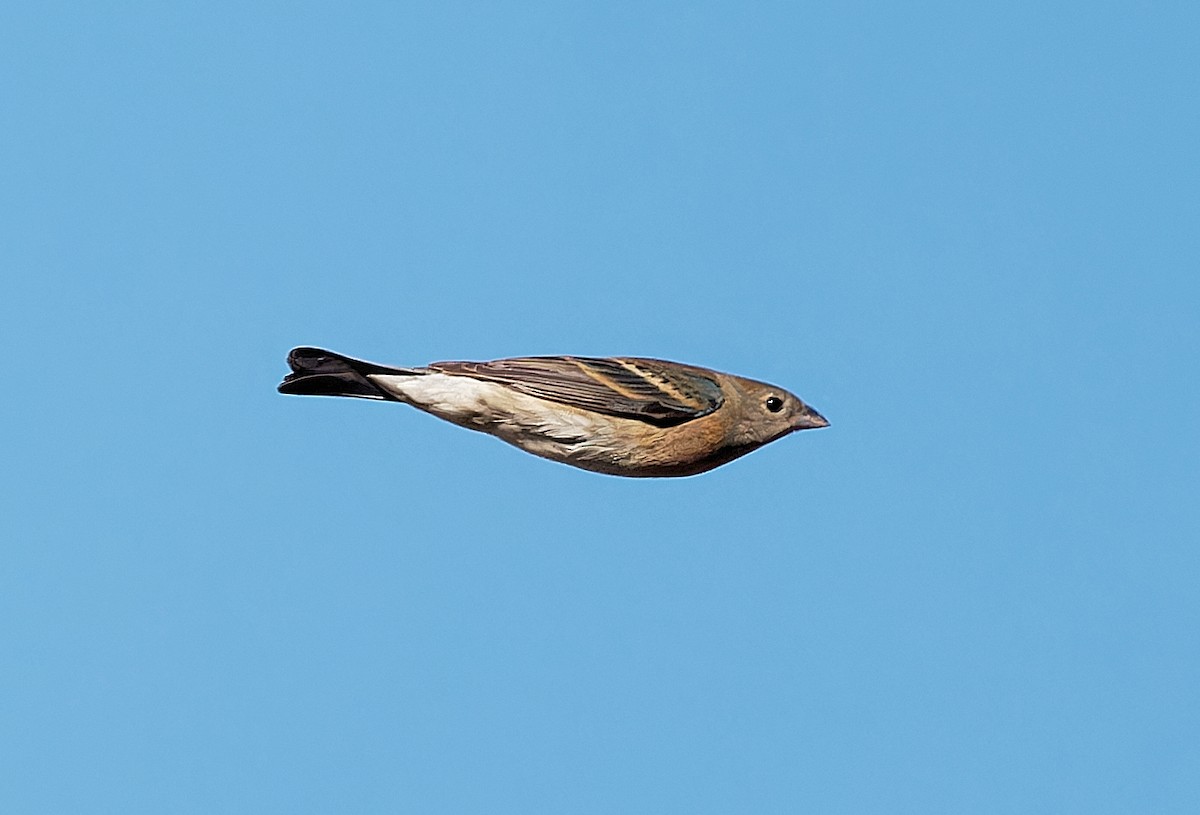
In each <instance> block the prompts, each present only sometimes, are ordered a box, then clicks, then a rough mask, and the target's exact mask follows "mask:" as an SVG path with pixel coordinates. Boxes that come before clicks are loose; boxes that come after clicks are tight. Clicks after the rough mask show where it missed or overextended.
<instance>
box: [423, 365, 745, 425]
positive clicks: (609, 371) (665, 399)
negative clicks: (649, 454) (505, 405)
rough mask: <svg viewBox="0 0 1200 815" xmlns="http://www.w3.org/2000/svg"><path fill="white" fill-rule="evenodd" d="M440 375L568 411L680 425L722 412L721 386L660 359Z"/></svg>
mask: <svg viewBox="0 0 1200 815" xmlns="http://www.w3.org/2000/svg"><path fill="white" fill-rule="evenodd" d="M429 367H430V368H432V369H434V370H438V371H443V372H445V373H449V374H458V375H461V376H470V377H473V378H475V379H482V380H485V381H488V382H497V383H499V384H501V385H505V386H506V387H509V388H512V389H513V390H516V391H520V392H521V393H527V394H529V395H530V396H536V397H538V398H540V399H549V400H550V401H552V402H560V403H562V404H564V405H571V406H573V407H577V408H582V409H584V410H592V411H595V412H597V413H605V414H608V415H610V416H621V417H624V418H629V419H640V420H642V421H644V422H649V423H650V424H655V425H664V426H665V425H674V424H680V423H682V422H686V421H688V420H690V419H696V418H699V417H700V416H705V415H707V414H709V413H712V412H713V411H714V410H716V409H717V408H719V407H720V406H721V403H722V401H723V397H722V395H721V386H720V385H719V384H718V383H717V381H716V379H715V378H713V376H712V375H711V374H709V373H708V372H706V371H703V370H701V369H698V368H692V367H690V366H686V365H679V364H676V363H673V362H663V361H661V360H656V359H636V358H603V359H602V358H598V357H518V358H514V359H498V360H495V361H493V362H435V363H433V364H432V365H430V366H429Z"/></svg>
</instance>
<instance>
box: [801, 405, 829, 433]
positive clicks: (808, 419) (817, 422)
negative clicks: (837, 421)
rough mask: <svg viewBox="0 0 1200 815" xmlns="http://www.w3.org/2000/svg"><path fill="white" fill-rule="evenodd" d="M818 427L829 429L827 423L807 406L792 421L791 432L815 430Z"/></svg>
mask: <svg viewBox="0 0 1200 815" xmlns="http://www.w3.org/2000/svg"><path fill="white" fill-rule="evenodd" d="M818 427H829V421H828V420H827V419H826V418H825V417H824V416H822V415H821V414H820V413H817V412H816V411H815V410H813V409H812V408H810V407H808V406H807V405H805V406H804V410H802V411H800V413H798V414H797V415H796V418H795V419H794V420H793V421H792V429H793V430H816V429H817V428H818Z"/></svg>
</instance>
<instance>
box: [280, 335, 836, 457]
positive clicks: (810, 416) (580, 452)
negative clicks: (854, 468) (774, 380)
mask: <svg viewBox="0 0 1200 815" xmlns="http://www.w3.org/2000/svg"><path fill="white" fill-rule="evenodd" d="M288 365H290V366H291V369H292V372H291V373H290V374H288V375H287V376H286V377H285V378H284V380H283V382H282V383H281V384H280V385H279V392H280V393H287V394H296V395H301V396H350V397H356V398H360V399H379V400H385V401H390V402H404V403H405V404H409V405H412V406H413V407H415V408H417V409H419V410H423V411H425V412H426V413H432V414H433V415H434V416H437V417H438V418H440V419H445V420H446V421H448V422H453V423H454V424H456V425H459V426H460V427H466V428H468V429H470V430H479V431H482V432H484V433H490V434H491V435H493V436H496V437H498V438H500V439H502V440H504V441H506V442H508V443H509V444H512V445H515V446H516V447H519V448H521V449H522V450H524V451H525V452H527V453H533V454H534V455H535V456H541V457H543V458H548V459H551V460H552V461H559V462H562V463H563V464H570V465H572V466H574V467H581V468H583V469H585V470H592V471H594V472H598V473H607V474H609V475H621V476H632V477H655V476H657V477H669V476H687V475H696V474H697V473H703V472H706V471H708V470H711V469H713V468H714V467H719V466H720V465H722V464H725V463H727V462H729V461H732V460H733V459H735V458H738V457H739V456H744V455H745V454H746V453H749V452H751V451H753V450H757V449H758V448H759V447H762V446H763V445H764V444H769V443H770V442H773V441H775V440H776V439H779V438H782V437H783V436H786V435H788V434H790V433H793V432H795V431H797V430H809V429H812V428H818V427H827V426H828V425H829V422H827V421H826V420H825V418H824V417H823V416H821V414H819V413H817V411H815V410H813V409H812V408H811V407H809V406H808V405H806V404H805V403H804V402H803V401H801V400H800V398H799V397H797V396H795V395H794V394H792V393H789V392H788V391H786V390H784V389H783V388H778V387H775V386H774V385H768V384H766V383H765V382H756V381H754V380H753V379H744V378H742V377H740V376H733V375H732V374H724V373H720V372H718V371H710V370H708V369H707V368H697V367H694V366H692V365H683V364H680V363H678V362H666V361H663V360H658V359H640V358H637V357H607V358H599V357H573V356H547V357H517V358H513V359H497V360H493V361H491V362H434V363H432V364H430V365H425V366H421V367H415V368H396V367H392V366H388V365H377V364H375V363H373V362H364V361H363V360H358V359H353V358H351V357H346V356H342V355H341V354H335V353H333V352H332V351H325V350H322V349H320V348H294V349H292V351H291V353H290V354H288Z"/></svg>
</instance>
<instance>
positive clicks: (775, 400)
mask: <svg viewBox="0 0 1200 815" xmlns="http://www.w3.org/2000/svg"><path fill="white" fill-rule="evenodd" d="M767 410H769V411H771V412H772V413H778V412H779V411H781V410H783V400H782V399H780V398H779V397H778V396H768V397H767Z"/></svg>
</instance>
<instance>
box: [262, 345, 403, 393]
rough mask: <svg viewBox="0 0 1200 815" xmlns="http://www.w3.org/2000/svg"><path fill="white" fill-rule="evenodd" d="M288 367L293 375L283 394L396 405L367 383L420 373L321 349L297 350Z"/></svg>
mask: <svg viewBox="0 0 1200 815" xmlns="http://www.w3.org/2000/svg"><path fill="white" fill-rule="evenodd" d="M288 365H290V366H291V367H292V372H291V373H290V374H288V375H287V376H285V377H284V378H283V381H282V382H280V383H279V392H280V393H288V394H293V395H296V396H354V397H357V398H359V399H390V400H392V401H395V398H394V397H392V396H391V395H389V394H388V393H387V392H386V391H384V390H381V389H380V388H378V387H376V386H375V384H374V383H373V382H372V381H371V380H369V379H367V375H368V374H415V373H417V372H416V371H415V370H413V369H412V368H391V367H388V366H387V365H376V364H375V363H373V362H364V361H362V360H361V359H354V358H352V357H345V356H342V355H341V354H335V353H334V352H332V351H325V350H323V349H321V348H293V349H292V350H291V353H289V354H288Z"/></svg>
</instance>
